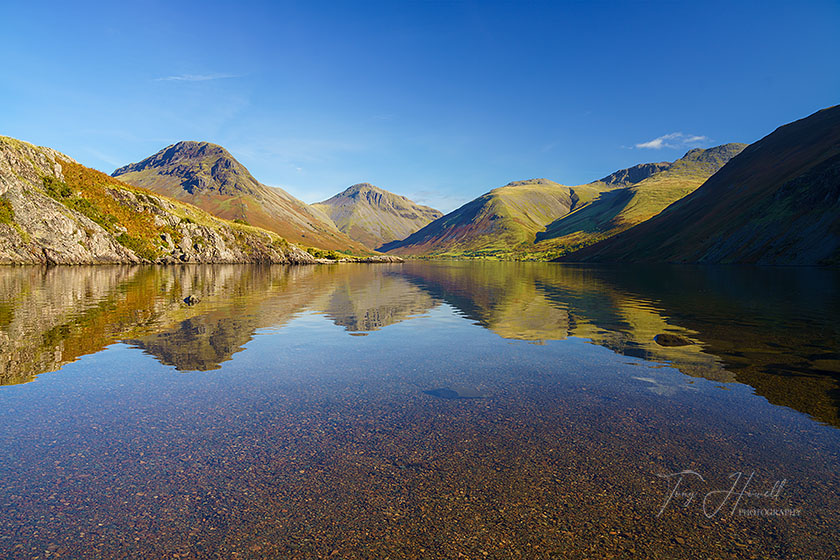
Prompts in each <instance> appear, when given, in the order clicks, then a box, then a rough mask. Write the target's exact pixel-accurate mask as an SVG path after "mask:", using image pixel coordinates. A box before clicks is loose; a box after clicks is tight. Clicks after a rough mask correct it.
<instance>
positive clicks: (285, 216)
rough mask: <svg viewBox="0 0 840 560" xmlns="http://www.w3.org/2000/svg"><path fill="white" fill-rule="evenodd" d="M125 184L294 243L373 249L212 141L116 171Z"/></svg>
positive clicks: (360, 251)
mask: <svg viewBox="0 0 840 560" xmlns="http://www.w3.org/2000/svg"><path fill="white" fill-rule="evenodd" d="M113 176H114V177H118V178H119V179H120V180H121V181H124V182H126V183H129V184H131V185H135V186H138V187H143V188H145V189H149V190H152V191H154V192H157V193H160V194H163V195H166V196H168V197H171V198H175V199H178V200H182V201H185V202H189V203H190V204H193V205H195V206H197V207H199V208H201V209H203V210H205V211H207V212H209V213H211V214H213V215H214V216H219V217H221V218H225V219H228V220H237V221H240V222H242V223H247V224H250V225H253V226H257V227H261V228H263V229H267V230H270V231H273V232H275V233H277V234H279V235H281V236H283V237H284V238H286V239H289V240H290V241H292V242H294V243H300V244H303V245H308V246H314V247H318V248H321V249H328V250H338V251H343V252H349V253H355V254H370V250H369V249H367V248H366V247H365V246H363V245H362V244H361V243H359V242H357V241H354V240H353V239H351V238H350V237H348V236H347V235H345V234H343V233H342V232H340V231H339V230H338V228H337V227H336V226H335V224H334V223H332V221H331V220H330V219H329V218H327V217H326V216H325V215H324V214H323V212H320V211H317V210H313V209H312V208H310V207H309V205H307V204H306V203H304V202H302V201H300V200H298V199H297V198H295V197H293V196H292V195H290V194H289V193H287V192H286V191H284V190H282V189H279V188H274V187H268V186H266V185H263V184H262V183H260V182H259V181H257V180H256V179H255V178H254V177H253V175H251V173H250V172H249V171H248V170H247V169H246V168H245V166H243V165H242V164H241V163H239V162H238V161H237V160H236V159H235V158H234V157H233V156H232V155H230V153H229V152H228V151H227V150H225V149H224V148H222V147H221V146H217V145H215V144H210V143H207V142H179V143H177V144H174V145H172V146H168V147H167V148H164V149H163V150H161V151H160V152H158V153H156V154H154V155H152V156H150V157H148V158H146V159H144V160H143V161H141V162H139V163H133V164H130V165H126V166H124V167H121V168H119V169H117V170H116V171H114V173H113Z"/></svg>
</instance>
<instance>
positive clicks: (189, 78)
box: [155, 74, 239, 82]
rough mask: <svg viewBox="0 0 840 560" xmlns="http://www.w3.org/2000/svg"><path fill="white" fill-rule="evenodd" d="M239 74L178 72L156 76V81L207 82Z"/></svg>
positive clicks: (235, 76)
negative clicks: (171, 74)
mask: <svg viewBox="0 0 840 560" xmlns="http://www.w3.org/2000/svg"><path fill="white" fill-rule="evenodd" d="M238 77H239V76H238V75H237V74H178V75H177V76H164V77H162V78H155V81H156V82H207V81H210V80H226V79H228V78H238Z"/></svg>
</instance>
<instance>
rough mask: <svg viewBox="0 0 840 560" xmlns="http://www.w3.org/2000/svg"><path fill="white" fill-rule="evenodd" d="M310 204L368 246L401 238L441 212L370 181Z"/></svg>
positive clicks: (378, 245) (438, 216) (379, 244)
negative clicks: (381, 187)
mask: <svg viewBox="0 0 840 560" xmlns="http://www.w3.org/2000/svg"><path fill="white" fill-rule="evenodd" d="M312 207H313V208H316V209H319V210H322V211H323V212H324V213H325V214H326V215H327V216H329V217H330V219H331V220H332V221H333V222H334V223H335V225H336V226H337V227H338V229H339V230H340V231H341V232H343V233H346V234H347V235H349V236H350V237H351V238H352V239H355V240H356V241H358V242H359V243H362V244H363V245H365V246H366V247H368V248H370V249H376V248H378V247H380V246H381V245H383V244H385V243H388V242H390V241H395V240H399V239H404V238H406V237H408V236H409V235H411V234H412V233H414V232H415V231H417V230H419V229H420V228H422V227H423V226H425V225H427V224H428V223H429V222H431V221H432V220H436V219H437V218H440V217H441V216H442V215H443V214H442V213H441V212H440V211H439V210H435V209H434V208H429V207H428V206H422V205H420V204H417V203H415V202H413V201H411V200H409V199H408V198H406V197H404V196H400V195H398V194H394V193H391V192H388V191H386V190H383V189H380V188H378V187H375V186H373V185H371V184H369V183H360V184H357V185H353V186H351V187H348V188H347V189H346V190H345V191H344V192H341V193H339V194H337V195H335V196H334V197H332V198H330V199H328V200H325V201H323V202H319V203H317V204H313V205H312Z"/></svg>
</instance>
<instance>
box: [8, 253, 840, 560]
mask: <svg viewBox="0 0 840 560" xmlns="http://www.w3.org/2000/svg"><path fill="white" fill-rule="evenodd" d="M838 280H840V274H839V273H838V272H837V271H832V270H821V269H796V268H787V269H784V268H764V269H760V268H749V267H743V268H742V267H646V268H633V267H620V268H619V267H576V266H569V265H561V264H552V263H498V262H407V263H405V264H375V265H364V264H341V265H333V266H300V267H294V266H292V267H288V266H271V267H266V266H246V265H218V266H212V265H195V266H174V267H160V266H158V267H155V266H104V267H52V268H42V267H14V268H4V269H0V350H2V360H0V368H2V369H0V382H2V383H3V385H2V386H0V418H2V428H0V522H2V524H0V527H2V529H0V551H3V554H2V555H3V556H4V557H8V558H61V557H72V558H102V557H108V558H149V557H161V558H273V557H276V558H389V557H390V558H459V557H461V558H610V557H614V558H631V557H648V558H668V559H670V558H698V557H703V558H706V557H710V558H712V557H720V558H833V557H837V555H838V554H840V541H839V540H838V539H837V527H838V524H840V513H838V511H840V508H838V506H840V474H838V472H840V469H838V466H840V431H838V428H840V413H839V412H840V396H839V395H840V393H838V375H840V329H838V325H837V322H836V316H837V313H838V311H840V290H839V289H838V288H840V282H838ZM190 295H193V296H195V297H196V298H197V299H198V303H196V304H195V305H186V304H185V303H184V299H185V298H187V297H188V296H190ZM660 335H668V336H666V337H664V338H660V339H659V341H660V342H662V341H668V340H671V341H673V340H685V341H687V342H688V343H687V344H682V343H681V344H679V345H671V344H667V343H663V344H660V342H657V337H658V336H660Z"/></svg>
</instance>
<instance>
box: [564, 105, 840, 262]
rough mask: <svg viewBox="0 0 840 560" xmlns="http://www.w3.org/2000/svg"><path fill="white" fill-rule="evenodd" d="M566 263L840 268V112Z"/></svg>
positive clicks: (784, 133)
mask: <svg viewBox="0 0 840 560" xmlns="http://www.w3.org/2000/svg"><path fill="white" fill-rule="evenodd" d="M565 260H571V261H601V262H689V263H753V264H798V265H809V264H810V265H812V264H834V265H836V264H840V106H834V107H831V108H828V109H824V110H822V111H819V112H817V113H814V114H813V115H811V116H809V117H806V118H804V119H801V120H798V121H796V122H793V123H790V124H787V125H785V126H782V127H779V128H778V129H776V130H775V131H774V132H772V133H771V134H769V135H768V136H766V137H764V138H762V139H761V140H759V141H758V142H756V143H754V144H751V145H750V146H748V147H747V148H746V149H744V151H743V152H741V153H740V154H739V155H738V156H736V157H735V158H733V159H732V160H731V161H730V162H729V163H727V164H726V165H725V166H724V167H723V168H722V169H721V170H720V171H718V172H717V173H716V174H715V175H713V176H712V177H711V178H710V179H709V180H708V181H706V182H705V183H704V184H703V185H702V186H701V187H700V188H698V189H697V190H696V191H694V192H693V193H691V194H690V195H688V196H686V197H685V198H683V199H681V200H679V201H677V202H675V203H674V204H672V205H671V206H669V207H668V208H667V209H666V210H664V211H663V212H662V213H661V214H659V215H658V216H656V217H654V218H652V219H650V220H648V221H646V222H644V223H642V224H639V225H637V226H635V227H633V228H631V229H629V230H628V231H626V232H624V233H622V234H620V235H618V236H616V237H614V238H612V239H610V240H607V241H604V242H601V243H599V244H597V245H593V246H592V247H588V248H586V249H582V250H581V251H579V252H576V253H574V254H572V255H569V256H568V257H566V258H565Z"/></svg>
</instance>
